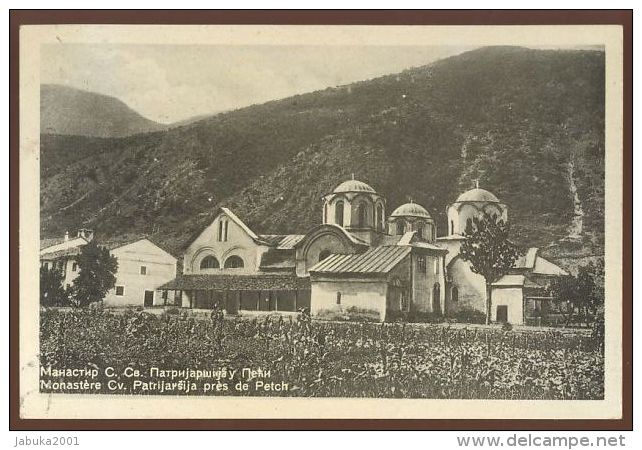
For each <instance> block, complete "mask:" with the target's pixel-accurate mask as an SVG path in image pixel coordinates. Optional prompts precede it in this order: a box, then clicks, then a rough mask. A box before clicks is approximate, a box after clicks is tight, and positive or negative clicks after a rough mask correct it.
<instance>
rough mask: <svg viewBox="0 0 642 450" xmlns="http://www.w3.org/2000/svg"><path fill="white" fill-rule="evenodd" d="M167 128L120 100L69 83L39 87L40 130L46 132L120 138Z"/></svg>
mask: <svg viewBox="0 0 642 450" xmlns="http://www.w3.org/2000/svg"><path fill="white" fill-rule="evenodd" d="M165 128H167V127H166V126H165V125H162V124H159V123H156V122H153V121H151V120H149V119H146V118H145V117H143V116H141V115H140V114H138V113H137V112H136V111H134V110H133V109H131V108H130V107H129V106H127V105H126V104H125V103H123V102H122V101H120V100H118V99H116V98H114V97H110V96H108V95H102V94H96V93H94V92H88V91H83V90H80V89H75V88H72V87H68V86H61V85H57V84H43V85H41V86H40V129H41V130H42V131H43V132H44V133H47V134H59V135H75V136H94V137H123V136H129V135H132V134H137V133H146V132H150V131H158V130H163V129H165Z"/></svg>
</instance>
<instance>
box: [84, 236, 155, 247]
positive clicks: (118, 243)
mask: <svg viewBox="0 0 642 450" xmlns="http://www.w3.org/2000/svg"><path fill="white" fill-rule="evenodd" d="M143 239H146V238H145V237H135V238H125V239H110V240H108V241H97V242H96V245H98V247H104V248H106V249H107V250H115V249H117V248H120V247H124V246H126V245H129V244H133V243H134V242H138V241H142V240H143Z"/></svg>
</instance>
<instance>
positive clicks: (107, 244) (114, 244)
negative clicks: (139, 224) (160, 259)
mask: <svg viewBox="0 0 642 450" xmlns="http://www.w3.org/2000/svg"><path fill="white" fill-rule="evenodd" d="M140 241H147V242H149V243H150V244H152V245H153V246H154V247H156V248H158V249H159V250H161V251H162V252H164V253H166V254H167V255H168V256H170V257H171V258H174V259H176V257H175V256H174V255H172V254H171V253H170V252H168V251H167V250H165V249H164V248H163V247H161V246H160V245H158V244H157V243H156V242H154V241H153V240H152V239H150V238H149V237H146V236H144V237H137V238H130V239H112V240H109V241H102V242H101V241H98V242H97V243H96V244H97V245H98V247H104V248H106V249H107V250H109V251H110V252H111V251H113V250H117V249H119V248H123V247H126V246H128V245H131V244H135V243H137V242H140Z"/></svg>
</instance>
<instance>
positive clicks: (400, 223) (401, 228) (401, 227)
mask: <svg viewBox="0 0 642 450" xmlns="http://www.w3.org/2000/svg"><path fill="white" fill-rule="evenodd" d="M403 233H404V223H403V220H397V235H398V236H401V235H402V234H403Z"/></svg>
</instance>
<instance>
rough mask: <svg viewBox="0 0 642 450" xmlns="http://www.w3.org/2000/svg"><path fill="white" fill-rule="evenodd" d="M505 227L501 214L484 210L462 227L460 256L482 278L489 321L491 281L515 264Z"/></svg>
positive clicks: (488, 321) (516, 254)
mask: <svg viewBox="0 0 642 450" xmlns="http://www.w3.org/2000/svg"><path fill="white" fill-rule="evenodd" d="M508 233H509V227H508V224H506V223H504V221H503V220H501V218H498V217H496V216H491V215H490V214H484V216H483V217H475V218H473V220H472V222H471V224H470V226H467V227H466V231H465V233H464V237H465V240H464V241H463V242H462V244H461V256H462V258H463V259H464V260H466V261H468V262H470V268H471V270H472V271H473V272H474V273H477V274H479V275H481V276H482V277H484V280H485V281H486V324H489V323H490V316H491V307H492V298H491V295H492V289H491V286H492V284H493V283H494V282H495V281H497V280H498V279H500V278H501V277H502V276H504V275H506V273H508V271H509V270H510V269H511V268H512V267H513V264H515V260H516V259H517V256H518V250H517V247H515V245H514V244H513V243H512V242H511V241H510V240H509V239H508Z"/></svg>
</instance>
